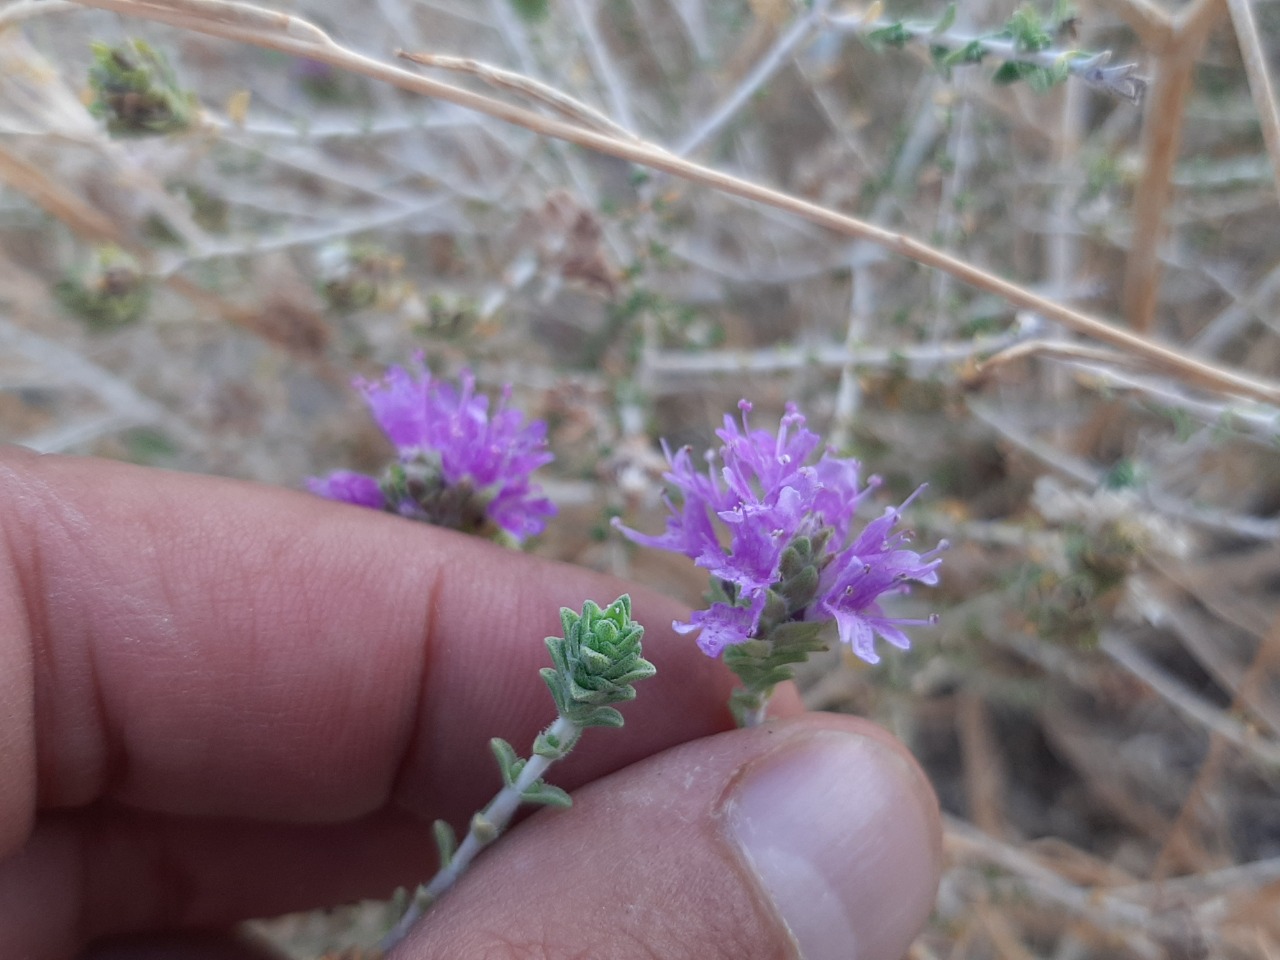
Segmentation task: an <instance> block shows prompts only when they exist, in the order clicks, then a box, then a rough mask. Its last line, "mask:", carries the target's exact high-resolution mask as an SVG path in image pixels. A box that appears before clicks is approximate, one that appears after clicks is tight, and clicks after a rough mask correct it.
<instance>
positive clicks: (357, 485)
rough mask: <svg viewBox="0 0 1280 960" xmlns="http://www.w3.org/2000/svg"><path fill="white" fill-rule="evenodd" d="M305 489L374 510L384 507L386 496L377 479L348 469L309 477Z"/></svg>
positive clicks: (331, 498)
mask: <svg viewBox="0 0 1280 960" xmlns="http://www.w3.org/2000/svg"><path fill="white" fill-rule="evenodd" d="M307 489H308V490H310V491H311V492H312V493H316V494H319V495H320V496H322V497H327V498H328V499H330V500H341V501H342V502H343V503H354V504H355V505H356V506H358V507H372V508H373V509H375V510H382V509H384V508H385V507H386V498H385V497H383V495H382V490H381V489H379V487H378V481H377V480H375V479H374V478H373V477H367V476H365V475H364V474H363V473H353V472H351V471H350V470H338V471H336V472H335V473H331V474H329V476H327V477H310V478H309V479H308V480H307Z"/></svg>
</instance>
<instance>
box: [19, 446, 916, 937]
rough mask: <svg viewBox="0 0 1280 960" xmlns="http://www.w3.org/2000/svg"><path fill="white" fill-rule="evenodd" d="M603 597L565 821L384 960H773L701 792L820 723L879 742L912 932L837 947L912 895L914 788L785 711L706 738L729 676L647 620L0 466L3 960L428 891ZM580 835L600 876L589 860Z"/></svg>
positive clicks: (494, 860) (144, 492) (512, 581)
mask: <svg viewBox="0 0 1280 960" xmlns="http://www.w3.org/2000/svg"><path fill="white" fill-rule="evenodd" d="M623 592H630V593H631V595H632V598H633V601H634V613H635V616H636V618H637V619H638V620H640V621H641V622H642V623H644V624H645V625H646V637H645V655H646V657H647V658H648V659H650V660H652V661H653V662H654V663H655V664H656V665H657V667H658V671H659V672H658V677H657V678H656V679H654V680H651V681H646V685H642V686H641V688H640V690H639V696H638V699H637V700H636V701H635V702H634V703H631V704H627V705H626V706H625V709H624V714H625V716H626V719H627V725H626V727H625V729H623V730H621V731H589V732H588V734H587V736H586V737H585V739H584V742H583V744H582V746H581V748H580V749H579V750H578V751H577V752H575V753H574V755H573V756H572V757H570V758H569V759H568V760H566V761H564V762H563V763H561V764H558V765H557V766H556V767H555V769H554V770H553V775H552V778H551V779H552V780H553V782H555V783H556V784H557V785H559V786H562V787H564V788H566V789H569V790H571V791H575V794H574V795H575V804H574V806H573V808H572V809H570V810H568V811H548V812H545V813H539V814H537V815H536V816H534V817H531V818H529V819H527V821H526V822H524V823H523V824H522V825H520V826H519V827H517V828H516V829H514V830H513V831H512V833H511V834H510V835H509V836H508V837H506V838H504V839H503V841H502V842H501V843H500V844H498V845H497V846H495V847H494V848H493V850H491V851H489V852H487V853H486V854H485V856H483V857H482V858H481V859H480V860H479V861H478V863H477V864H476V865H475V867H474V868H473V870H472V871H471V872H470V873H469V874H468V875H467V876H466V877H464V879H463V881H462V882H461V883H460V884H459V885H458V887H456V888H455V890H454V891H452V892H451V893H450V895H449V896H448V897H446V898H445V899H444V900H443V901H442V902H441V903H440V905H439V906H438V907H437V908H436V909H435V910H434V911H433V912H432V913H431V915H430V919H429V921H428V923H427V924H425V925H424V926H423V927H422V928H421V931H420V932H415V934H414V935H413V936H411V937H410V938H409V939H408V940H407V941H405V943H404V944H402V946H401V948H400V949H399V951H398V952H397V957H416V958H431V957H458V956H477V957H488V958H495V960H497V958H515V957H539V958H548V960H549V958H559V957H566V958H567V957H573V956H595V957H618V958H624V957H653V956H663V957H683V956H689V957H710V958H715V957H720V956H734V957H743V958H747V960H752V958H757V957H758V958H773V957H788V956H794V955H795V952H796V951H795V947H794V944H793V942H792V940H791V938H790V936H789V935H788V933H787V931H786V928H785V927H784V925H783V924H782V922H781V921H780V920H779V918H778V917H777V914H776V911H775V910H774V909H773V907H772V906H771V904H770V901H769V899H768V897H767V896H766V895H765V894H764V893H762V891H761V888H760V886H759V884H758V883H757V882H756V881H755V880H754V878H753V876H752V874H751V872H750V870H749V869H748V868H746V867H745V866H744V861H743V859H742V856H741V854H740V853H739V852H737V849H736V848H735V847H734V846H733V844H732V843H731V842H730V841H729V840H728V839H727V838H726V834H725V829H724V827H723V822H722V821H723V816H724V808H725V802H726V801H725V797H726V796H729V795H730V794H729V793H726V791H731V790H732V789H733V787H732V785H733V783H734V782H735V778H737V777H740V776H742V775H743V773H742V771H744V770H749V769H750V768H751V766H752V764H754V763H757V762H766V761H767V758H768V757H769V756H771V755H773V754H774V753H776V752H777V751H778V750H780V749H782V747H780V744H782V745H785V744H786V743H788V742H791V741H792V740H794V739H795V738H804V737H807V736H810V735H812V734H813V733H814V732H815V731H818V732H821V731H833V730H835V731H844V732H853V733H856V734H858V735H860V736H864V737H867V738H870V739H872V740H875V741H876V742H879V743H884V744H888V745H890V746H889V750H891V751H894V752H895V753H896V754H900V756H901V762H900V766H901V773H900V776H901V778H902V784H900V786H901V787H902V789H903V790H905V791H907V792H908V793H909V794H910V795H911V796H912V797H916V798H918V800H919V809H920V810H921V811H923V812H922V813H921V815H920V818H919V823H920V827H919V828H918V830H917V831H916V832H918V833H920V834H921V835H922V836H923V839H922V841H921V845H920V846H921V849H923V850H925V851H926V853H925V855H924V856H923V859H921V858H917V860H916V861H913V862H912V865H911V866H910V870H911V871H912V873H911V876H908V877H906V878H905V880H904V883H906V884H908V886H909V889H911V890H913V891H918V894H919V896H918V900H919V902H920V903H921V904H924V910H923V911H922V910H920V909H918V908H913V909H914V913H912V914H911V916H910V917H908V918H907V919H906V920H904V921H902V924H905V926H903V928H902V929H903V930H906V931H907V932H906V933H905V934H903V933H900V932H898V931H897V930H896V929H895V930H894V931H893V932H892V933H891V934H889V933H887V934H885V937H884V938H882V939H883V940H884V943H883V945H882V946H881V945H878V944H879V941H877V940H876V938H875V937H874V936H872V937H871V938H870V939H869V940H868V941H867V942H868V943H869V944H870V946H868V947H867V948H866V949H865V950H864V951H863V953H861V954H860V956H866V957H869V958H871V960H876V958H877V957H880V956H883V957H884V960H889V958H891V957H893V956H898V955H900V952H901V949H902V947H903V946H905V941H904V936H909V933H910V930H911V929H913V928H914V927H916V926H918V925H919V923H922V922H923V919H924V914H925V913H926V912H927V904H928V902H929V900H930V899H931V896H932V892H933V890H934V889H935V887H936V883H937V871H938V861H939V854H938V850H939V840H938V836H939V828H938V823H937V813H936V805H935V802H934V800H933V797H932V794H931V792H930V791H929V788H928V786H927V784H926V783H925V781H924V779H923V777H922V776H921V775H920V774H919V772H918V770H917V769H916V768H915V767H914V764H913V763H912V762H911V761H910V760H909V759H908V758H907V757H906V754H905V751H903V750H901V748H900V747H898V746H896V745H894V744H893V741H892V740H891V739H890V738H889V737H888V735H887V734H885V733H883V732H882V731H879V730H877V729H875V728H873V727H871V726H870V725H867V724H865V723H863V722H861V721H858V720H854V719H852V718H848V717H835V716H827V715H820V714H807V715H801V708H800V705H799V701H798V699H797V698H796V696H795V694H794V691H790V690H787V691H784V692H782V693H780V695H779V697H778V698H777V702H776V703H775V705H774V710H773V713H774V715H775V716H777V717H779V718H780V719H778V720H775V721H771V722H770V724H768V725H766V726H765V727H761V728H756V729H754V730H749V731H731V730H730V728H731V727H732V721H731V720H730V718H729V716H728V714H727V711H726V710H725V707H724V704H725V701H726V698H727V695H728V692H729V690H730V688H731V686H732V677H731V676H730V675H729V674H728V672H727V671H726V670H725V669H724V668H723V666H722V665H721V664H720V663H718V662H716V661H712V660H709V659H707V658H706V657H704V656H703V655H702V654H701V653H699V652H698V651H697V649H696V647H695V646H694V644H693V643H692V642H691V641H690V640H689V639H688V638H687V637H679V636H677V635H675V634H674V633H673V632H672V631H671V630H670V629H669V624H670V623H671V621H672V620H673V619H674V618H678V617H682V616H683V615H684V613H685V612H686V611H684V610H682V609H681V608H679V607H678V606H676V605H674V604H673V603H672V602H671V601H669V600H666V599H664V598H662V597H659V596H657V595H655V594H652V593H650V592H647V591H645V590H643V589H641V588H638V587H636V586H634V585H629V584H625V583H621V582H618V581H615V580H613V579H611V578H608V577H604V576H601V575H598V574H595V573H592V572H589V571H586V570H582V569H579V568H575V567H568V566H564V565H560V564H555V563H551V562H547V561H542V560H539V559H536V558H532V557H528V556H524V555H521V554H517V553H514V552H511V551H505V550H501V549H498V548H495V547H491V546H489V545H487V544H485V543H482V542H479V541H476V540H474V539H473V538H468V537H464V536H461V535H458V534H454V533H451V532H448V531H443V530H439V529H435V528H430V527H426V526H424V525H420V524H414V523H410V522H407V521H404V520H400V519H397V518H393V517H388V516H384V515H381V514H377V513H375V512H373V511H369V510H363V509H360V508H357V507H350V506H346V505H342V504H334V503H329V502H327V501H323V500H320V499H319V498H316V497H312V496H309V495H306V494H300V493H297V492H293V491H288V490H281V489H275V488H269V487H263V486H258V485H254V484H247V483H241V482H236V481H229V480H222V479H217V478H210V477H200V476H188V475H182V474H175V473H168V472H164V471H158V470H152V469H146V468H140V467H133V466H128V465H123V464H116V463H111V462H106V461H99V460H91V459H80V458H71V457H54V456H47V457H41V456H37V455H35V454H32V453H30V452H28V451H25V450H22V449H19V448H12V447H10V448H0V771H3V776H0V941H3V945H2V948H0V955H2V956H4V957H6V958H8V957H14V958H23V960H64V958H72V957H96V958H111V960H126V958H134V960H136V958H149V957H166V958H172V960H188V958H190V960H194V958H199V960H250V958H257V957H260V956H263V953H262V952H261V949H260V948H259V947H256V946H254V945H249V944H245V943H243V942H241V941H238V940H236V939H235V938H234V936H233V935H231V934H230V933H228V932H227V931H230V930H231V929H232V927H233V925H234V924H235V922H236V921H238V920H241V919H244V918H249V917H256V916H271V915H275V914H279V913H283V912H288V911H293V910H300V909H307V908H312V907H318V906H332V905H334V904H338V903H343V902H347V901H351V900H356V899H360V898H368V897H383V896H386V895H388V894H389V893H390V892H391V891H392V890H393V889H394V888H395V887H397V886H400V885H406V886H408V885H414V884H416V883H417V882H419V881H421V880H423V879H425V874H426V873H428V872H429V871H430V869H431V865H432V864H434V861H435V853H434V847H433V844H432V841H431V838H430V831H429V830H428V829H427V828H426V825H427V823H429V821H430V820H431V819H434V818H436V817H442V818H444V819H446V820H448V821H450V822H451V823H454V824H455V825H456V824H464V823H465V822H466V820H467V818H468V817H469V816H470V814H471V813H472V812H473V811H474V810H475V809H477V808H478V807H480V806H482V805H483V804H484V803H485V802H486V801H487V800H488V799H489V798H490V797H491V796H492V793H493V791H494V789H495V783H494V780H495V772H494V768H493V760H492V757H491V755H490V754H489V751H488V747H487V742H488V739H489V738H490V737H491V736H495V735H498V736H503V737H505V738H506V739H507V740H508V741H510V742H511V743H512V744H514V745H515V746H516V747H517V749H527V745H528V744H529V743H530V741H531V740H532V738H533V736H534V735H535V734H536V733H537V732H538V730H539V729H540V728H541V727H542V726H544V725H545V724H546V723H547V722H549V720H550V719H551V716H550V713H549V707H550V698H549V696H548V694H547V692H546V690H545V688H544V686H543V684H542V683H541V681H540V680H539V679H538V677H537V675H536V672H537V670H538V668H539V667H541V666H543V665H545V663H546V662H547V654H546V650H545V647H544V646H543V644H542V638H543V637H545V636H547V635H550V634H553V633H557V632H558V630H559V619H558V611H559V608H560V607H561V606H570V607H574V608H580V607H581V604H582V602H583V600H585V599H588V598H590V599H593V600H595V601H597V602H598V603H600V604H601V605H604V604H606V603H608V602H610V601H611V600H613V599H614V598H615V597H616V596H617V595H619V594H620V593H623ZM726 731H729V732H726ZM761 758H765V759H764V760H762V759H761ZM891 775H892V776H899V774H896V773H895V774H891ZM662 784H666V785H668V787H667V788H665V789H660V790H659V791H658V792H657V793H655V785H662ZM673 784H684V787H683V788H681V789H676V788H674V787H671V786H670V785H673ZM672 823H679V824H682V825H683V826H681V827H680V828H679V830H674V831H673V828H672V827H671V824H672ZM620 824H625V825H626V826H625V829H620V827H619V825H620ZM602 836H607V837H609V838H610V843H609V850H610V851H611V855H612V854H616V857H614V858H613V859H608V858H603V857H601V856H593V855H591V854H592V851H596V850H598V849H599V848H600V844H599V838H600V837H602ZM618 863H625V864H626V869H625V871H623V872H625V875H626V877H627V878H628V879H626V880H625V882H624V881H620V880H619V877H620V876H621V874H622V873H623V872H620V871H619V870H618V869H617V864H618ZM904 869H906V868H904ZM535 881H536V882H535ZM868 882H870V880H869V881H868ZM620 883H621V884H622V885H621V887H620V886H619V885H620ZM624 894H625V895H624ZM913 896H914V894H913ZM913 902H914V901H913ZM915 913H919V914H920V915H919V917H918V918H917V917H916V916H915ZM899 941H903V942H899ZM876 951H879V953H877V952H876ZM894 951H897V952H896V953H895V952H894Z"/></svg>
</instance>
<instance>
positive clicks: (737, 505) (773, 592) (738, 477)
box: [614, 400, 946, 663]
mask: <svg viewBox="0 0 1280 960" xmlns="http://www.w3.org/2000/svg"><path fill="white" fill-rule="evenodd" d="M738 406H739V408H740V409H741V411H742V422H741V428H739V425H738V423H737V422H736V421H735V420H734V419H733V418H732V417H730V416H726V417H725V420H724V427H723V428H722V429H720V430H717V431H716V435H717V436H718V437H719V438H720V440H721V441H722V445H721V447H720V449H719V450H718V451H717V452H714V453H713V452H708V453H707V455H706V459H707V461H708V465H707V469H706V470H705V471H702V470H699V469H698V468H697V467H696V466H695V464H694V461H693V457H692V454H691V452H690V450H689V448H687V447H686V448H684V449H681V450H678V451H676V452H674V453H673V452H672V451H671V450H670V449H669V448H668V447H667V446H666V445H665V443H664V445H663V449H664V451H665V453H666V455H667V462H668V463H669V464H670V470H669V471H668V472H667V473H666V474H665V475H664V476H665V479H666V480H667V482H668V483H669V484H670V486H671V487H672V488H673V489H674V491H675V493H676V496H675V497H674V498H673V497H671V496H668V498H667V507H668V509H669V510H670V513H671V516H670V517H668V519H667V528H666V530H665V531H664V532H663V533H661V534H658V535H656V536H653V535H649V534H644V533H640V532H638V531H636V530H632V529H630V528H628V527H626V526H623V525H622V524H621V523H620V522H618V521H617V520H615V521H614V525H615V526H617V527H618V529H620V530H621V531H622V532H623V533H624V534H625V535H626V536H627V537H629V538H630V539H631V540H633V541H635V542H636V543H639V544H643V545H645V546H650V547H658V548H660V549H664V550H672V551H675V552H677V553H683V554H685V555H687V556H689V557H691V558H693V560H694V562H695V563H697V564H698V566H700V567H705V568H706V569H707V570H708V571H710V573H711V575H712V577H713V581H712V585H713V602H712V603H711V604H710V606H709V607H708V608H707V609H706V610H700V611H698V612H696V613H694V614H693V616H692V617H691V618H690V620H689V622H687V623H679V622H678V623H676V624H675V628H676V629H677V630H678V631H680V632H682V633H691V632H694V631H698V632H699V637H698V644H699V646H700V647H701V648H702V649H703V651H704V652H705V653H706V654H707V655H708V656H713V657H714V656H719V655H720V654H721V653H722V652H723V651H724V650H725V648H726V647H728V646H731V645H735V644H740V643H744V642H746V641H748V640H753V639H762V640H768V639H770V638H771V636H774V631H775V630H776V629H777V628H779V627H780V626H782V625H783V624H788V623H822V622H834V623H835V626H836V629H837V631H838V633H839V636H840V639H841V641H843V642H844V643H847V644H849V646H850V647H852V649H853V650H854V652H855V653H856V654H857V655H858V656H859V657H861V658H862V659H863V660H866V661H867V662H868V663H877V662H878V661H879V659H880V658H879V656H878V655H877V653H876V650H875V637H876V636H879V637H881V638H883V639H885V640H887V641H888V642H889V643H891V644H893V645H894V646H897V647H903V648H905V647H907V646H908V645H909V641H908V639H907V636H906V634H905V633H903V631H902V627H904V626H909V625H915V624H926V623H932V622H934V618H930V619H928V620H910V619H902V618H897V617H890V616H887V615H886V614H885V612H884V611H883V610H882V609H881V607H880V603H879V601H880V598H882V597H884V596H888V595H890V594H895V593H903V592H905V591H906V590H907V589H908V588H909V587H908V585H909V584H910V583H912V582H915V583H923V584H934V583H937V581H938V573H937V567H938V565H939V564H940V563H941V562H942V561H941V558H940V557H939V556H938V554H939V553H940V552H941V551H942V550H943V549H945V547H946V544H945V542H944V543H941V544H939V545H938V547H937V548H936V549H935V550H932V551H929V552H928V553H924V554H921V553H916V552H915V551H913V550H910V549H907V546H906V544H907V542H908V540H909V534H908V533H906V532H904V531H895V529H894V528H895V527H896V526H897V523H898V520H899V519H900V516H901V511H902V509H903V508H905V507H906V506H907V503H910V500H911V499H914V497H915V494H912V497H911V498H908V501H907V503H904V504H902V506H901V507H897V508H889V509H887V510H886V511H885V512H884V514H883V515H882V516H880V517H878V518H877V519H875V520H872V521H871V522H870V523H868V524H867V525H866V526H864V527H861V528H860V529H859V528H858V526H857V525H856V524H855V522H854V512H855V509H856V508H857V506H858V504H859V502H860V501H861V500H862V499H863V498H864V497H865V496H866V495H867V494H868V492H870V491H871V490H873V489H874V488H875V487H876V486H878V485H879V480H878V478H875V477H872V478H870V479H869V480H868V481H867V483H866V484H865V485H863V486H861V487H860V486H859V476H858V474H859V469H858V464H857V462H856V461H854V460H851V459H847V458H841V457H837V456H835V455H834V453H833V451H832V450H830V449H826V450H824V451H823V452H822V453H821V454H820V455H819V457H818V458H817V459H816V461H814V462H812V463H808V461H810V460H811V459H812V457H811V455H812V454H813V452H814V451H815V450H816V449H817V448H818V446H819V443H820V440H819V438H818V436H817V435H816V434H814V433H812V432H811V431H809V430H808V429H806V428H805V419H804V417H803V416H802V415H801V414H800V413H799V411H798V410H797V409H796V407H795V406H794V405H788V407H787V411H786V414H785V415H784V416H783V418H782V422H781V424H780V425H779V428H778V431H777V433H776V434H774V433H770V432H769V431H766V430H752V429H751V427H750V425H749V423H748V418H747V414H748V413H749V412H750V410H751V404H749V403H748V402H747V401H745V400H743V401H742V402H741V403H740V404H739V405H738ZM717 459H718V460H719V465H718V466H717V465H716V460H717ZM918 492H919V491H917V493H918Z"/></svg>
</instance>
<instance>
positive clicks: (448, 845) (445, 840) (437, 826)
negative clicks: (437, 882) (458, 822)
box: [431, 820, 458, 870]
mask: <svg viewBox="0 0 1280 960" xmlns="http://www.w3.org/2000/svg"><path fill="white" fill-rule="evenodd" d="M431 829H432V832H433V833H435V835H436V849H437V850H438V851H439V852H440V869H441V870H443V869H444V868H445V867H447V866H449V864H450V863H452V862H453V855H454V854H455V853H456V852H457V850H458V837H457V834H455V833H454V832H453V827H451V826H449V824H447V823H445V822H444V821H443V820H437V821H436V822H435V823H434V824H432V826H431Z"/></svg>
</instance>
